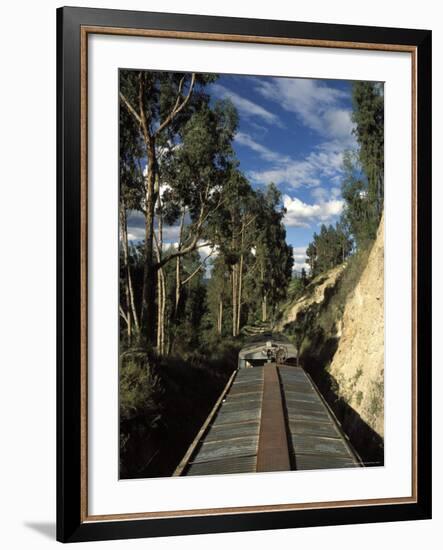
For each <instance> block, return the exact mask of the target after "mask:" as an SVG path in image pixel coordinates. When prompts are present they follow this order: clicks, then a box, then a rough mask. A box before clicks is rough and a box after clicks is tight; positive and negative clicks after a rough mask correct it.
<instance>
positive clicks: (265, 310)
mask: <svg viewBox="0 0 443 550" xmlns="http://www.w3.org/2000/svg"><path fill="white" fill-rule="evenodd" d="M261 319H262V321H263V323H266V321H267V320H268V296H267V294H266V292H265V293H264V294H263V299H262V303H261Z"/></svg>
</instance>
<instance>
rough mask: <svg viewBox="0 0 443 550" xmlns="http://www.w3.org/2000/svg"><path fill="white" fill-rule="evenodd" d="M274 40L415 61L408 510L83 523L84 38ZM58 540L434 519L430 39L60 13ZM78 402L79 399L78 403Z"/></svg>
mask: <svg viewBox="0 0 443 550" xmlns="http://www.w3.org/2000/svg"><path fill="white" fill-rule="evenodd" d="M92 26H93V27H101V28H104V27H107V28H120V29H142V30H143V29H151V30H157V31H172V32H182V33H209V34H221V35H227V36H228V35H229V36H232V35H237V36H254V37H273V38H276V39H297V40H300V41H313V40H314V41H315V40H316V41H323V42H324V43H325V47H328V45H329V46H330V45H333V43H335V42H340V43H343V42H346V43H349V44H352V43H355V44H356V43H358V44H363V45H368V46H370V45H371V44H379V45H380V44H382V45H387V46H394V45H396V46H397V45H400V46H408V47H411V48H413V49H414V50H415V52H416V131H415V140H416V164H415V166H416V182H417V183H416V197H415V201H416V204H415V212H416V243H415V261H416V279H415V287H416V323H415V327H414V331H415V343H416V360H417V370H416V381H415V389H416V399H415V406H416V417H415V418H416V420H415V422H416V432H415V433H416V442H415V445H416V464H415V466H416V485H417V493H416V499H415V502H401V503H398V502H393V503H388V504H386V503H380V504H377V505H373V504H371V505H358V506H346V507H341V506H331V507H326V508H324V507H323V508H318V509H315V508H314V509H294V510H288V509H284V510H283V509H282V510H277V511H275V510H273V511H258V512H252V513H251V512H249V513H214V514H205V515H199V514H195V515H191V516H185V517H161V518H159V517H157V518H156V517H153V518H149V519H136V520H135V519H116V520H113V519H111V520H105V519H104V520H96V521H88V520H87V518H86V519H85V517H84V514H82V511H81V510H82V498H84V495H83V496H82V491H81V483H82V476H83V475H84V474H83V472H82V456H83V458H84V452H85V450H84V448H83V445H82V436H81V422H82V399H83V398H84V394H82V384H85V380H84V374H82V371H81V368H80V365H81V360H82V358H81V354H82V346H84V345H85V342H84V341H82V338H83V340H84V336H83V337H82V334H83V335H84V333H83V332H82V330H83V329H82V316H81V304H82V295H81V294H82V293H81V288H82V286H81V285H82V254H81V248H82V241H81V239H82V236H81V234H82V221H81V218H82V208H83V207H84V203H82V201H83V199H84V197H83V198H82V191H81V177H82V175H81V155H82V145H81V135H82V120H81V101H82V97H81V93H82V92H81V28H82V27H92ZM57 119H58V120H57V159H58V161H57V182H58V184H57V210H58V214H57V281H58V286H57V539H58V540H59V541H62V542H76V541H92V540H104V539H122V538H136V537H157V536H171V535H184V534H197V533H218V532H230V531H247V530H263V529H283V528H293V527H308V526H322V525H337V524H354V523H372V522H386V521H404V520H418V519H428V518H430V517H431V368H430V365H431V31H428V30H412V29H398V28H384V27H364V26H349V25H330V24H321V23H301V22H290V21H270V20H258V19H239V18H228V17H212V16H211V17H209V16H200V15H182V14H167V13H148V12H135V11H122V10H107V9H91V8H74V7H64V8H59V9H58V10H57ZM82 395H83V397H82Z"/></svg>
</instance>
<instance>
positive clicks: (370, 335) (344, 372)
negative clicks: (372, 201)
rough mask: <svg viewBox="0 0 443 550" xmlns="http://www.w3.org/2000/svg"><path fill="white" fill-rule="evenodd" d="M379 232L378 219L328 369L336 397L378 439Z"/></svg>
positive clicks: (381, 390)
mask: <svg viewBox="0 0 443 550" xmlns="http://www.w3.org/2000/svg"><path fill="white" fill-rule="evenodd" d="M383 232H384V221H383V219H382V220H381V223H380V227H379V229H378V234H377V238H376V240H375V242H374V245H373V247H372V250H371V252H370V254H369V258H368V262H367V266H366V268H365V269H364V271H363V273H362V275H361V277H360V280H359V281H358V283H357V285H356V287H355V289H354V291H353V292H352V293H351V295H350V296H349V297H348V299H347V301H346V306H345V309H344V313H343V319H342V329H341V337H340V342H339V344H338V348H337V351H336V352H335V354H334V357H333V360H332V363H331V365H330V367H329V369H328V370H329V374H330V376H331V377H332V378H333V379H334V380H335V381H336V383H337V386H338V396H339V397H340V398H342V399H344V400H345V401H346V403H347V404H348V405H349V406H351V407H352V409H353V410H354V411H355V412H356V413H357V414H358V415H359V416H360V417H361V419H362V420H363V421H364V422H366V423H367V424H368V425H369V426H370V427H371V428H372V429H373V430H374V431H375V432H376V433H377V434H378V435H379V436H381V437H383V434H384V414H383V413H384V410H383V409H384V406H383V403H384V399H383V397H384V384H383V379H384V377H383V373H384V285H383V280H384V277H383V274H384V246H383ZM351 429H352V427H351Z"/></svg>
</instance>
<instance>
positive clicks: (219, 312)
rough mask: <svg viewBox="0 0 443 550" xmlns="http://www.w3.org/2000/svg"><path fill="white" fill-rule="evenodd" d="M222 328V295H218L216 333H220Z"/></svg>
mask: <svg viewBox="0 0 443 550" xmlns="http://www.w3.org/2000/svg"><path fill="white" fill-rule="evenodd" d="M222 329H223V297H222V296H221V295H220V298H219V302H218V319H217V332H218V335H219V336H221V335H222Z"/></svg>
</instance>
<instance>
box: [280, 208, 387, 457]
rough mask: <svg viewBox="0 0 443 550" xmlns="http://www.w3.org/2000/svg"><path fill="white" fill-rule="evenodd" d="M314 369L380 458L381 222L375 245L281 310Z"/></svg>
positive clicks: (353, 435)
mask: <svg viewBox="0 0 443 550" xmlns="http://www.w3.org/2000/svg"><path fill="white" fill-rule="evenodd" d="M279 329H280V330H282V331H283V332H284V333H286V334H288V335H289V336H290V337H291V336H292V338H293V339H295V340H297V341H298V345H299V347H300V361H301V364H302V366H303V367H304V368H305V369H306V370H307V371H308V372H309V373H310V374H311V376H312V377H313V379H314V380H315V382H316V383H317V385H318V386H319V388H320V390H321V391H322V393H323V395H324V396H325V398H326V399H327V401H328V402H329V404H330V406H331V407H332V409H333V410H334V412H335V414H336V415H337V417H338V418H339V420H340V422H341V423H342V426H343V428H344V430H345V431H346V433H347V434H348V436H349V437H350V439H351V441H352V442H353V443H354V446H355V447H356V449H357V450H358V452H359V453H360V455H361V456H362V458H363V460H364V461H365V462H366V463H367V464H368V465H369V464H375V465H376V464H382V463H383V436H384V384H383V380H384V222H383V219H382V220H381V223H380V227H379V229H378V234H377V238H376V240H375V241H374V243H373V245H372V247H371V248H370V249H368V250H367V251H365V252H362V253H360V254H359V255H358V256H356V257H353V258H351V259H350V260H349V261H348V263H347V264H343V265H342V266H339V267H336V268H334V269H332V270H330V271H329V272H327V273H325V274H323V275H321V276H319V277H317V278H316V279H314V280H313V281H312V282H311V283H310V285H308V287H307V288H306V293H305V294H304V295H303V296H301V297H300V298H299V299H298V300H296V301H295V302H294V303H293V304H288V305H287V306H286V307H285V309H284V310H283V312H282V319H281V320H280V322H279Z"/></svg>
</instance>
